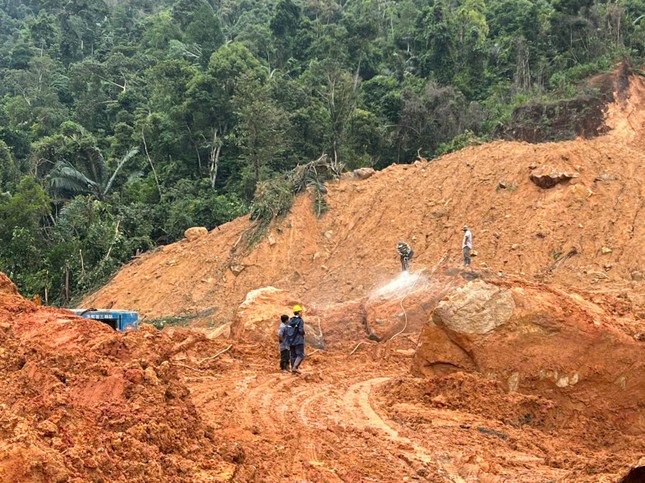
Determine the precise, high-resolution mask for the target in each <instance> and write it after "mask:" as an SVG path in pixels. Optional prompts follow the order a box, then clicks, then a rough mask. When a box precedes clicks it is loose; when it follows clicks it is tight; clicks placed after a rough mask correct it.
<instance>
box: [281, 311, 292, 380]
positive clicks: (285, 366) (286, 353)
mask: <svg viewBox="0 0 645 483" xmlns="http://www.w3.org/2000/svg"><path fill="white" fill-rule="evenodd" d="M287 322H289V316H288V315H282V316H280V328H279V329H278V343H279V347H280V370H281V371H288V370H289V359H290V355H291V351H290V350H289V343H288V342H287Z"/></svg>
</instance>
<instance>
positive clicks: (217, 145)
mask: <svg viewBox="0 0 645 483" xmlns="http://www.w3.org/2000/svg"><path fill="white" fill-rule="evenodd" d="M217 133H218V128H214V129H213V142H212V143H211V154H210V157H209V160H208V177H209V178H210V181H211V188H212V189H215V182H216V181H217V169H218V168H219V156H220V154H221V152H222V140H221V139H218V138H217ZM223 134H224V130H222V135H223Z"/></svg>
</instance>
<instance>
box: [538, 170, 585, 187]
mask: <svg viewBox="0 0 645 483" xmlns="http://www.w3.org/2000/svg"><path fill="white" fill-rule="evenodd" d="M578 176H580V175H579V174H578V173H577V172H576V171H573V170H571V169H569V168H565V167H561V166H555V165H552V164H543V165H541V166H538V167H537V168H535V169H534V170H533V171H531V175H530V179H531V181H533V183H535V184H536V185H537V186H539V187H540V188H544V189H549V188H553V187H554V186H555V185H556V184H558V183H564V182H566V181H569V180H570V179H573V178H577V177H578Z"/></svg>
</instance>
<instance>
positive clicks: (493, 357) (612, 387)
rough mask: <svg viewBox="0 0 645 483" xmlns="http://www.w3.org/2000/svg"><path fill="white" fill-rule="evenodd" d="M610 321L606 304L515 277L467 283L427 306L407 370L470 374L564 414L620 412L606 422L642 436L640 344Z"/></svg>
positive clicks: (644, 383)
mask: <svg viewBox="0 0 645 483" xmlns="http://www.w3.org/2000/svg"><path fill="white" fill-rule="evenodd" d="M630 317H631V316H630ZM615 320H616V315H615V313H614V312H613V309H611V308H610V307H607V308H606V307H604V306H603V305H598V304H596V303H593V302H591V301H590V300H587V299H586V298H585V297H583V296H581V295H578V294H573V295H571V294H566V293H564V292H561V291H559V290H556V289H553V288H547V287H543V286H539V285H529V284H526V283H522V284H520V283H519V282H517V283H516V284H513V283H511V282H505V283H504V282H497V283H496V284H495V285H493V284H489V283H485V282H481V281H477V282H471V283H469V284H467V285H466V286H465V287H463V288H458V289H455V290H454V291H453V292H451V293H450V294H449V295H448V296H446V297H445V298H444V299H443V300H442V301H441V302H440V303H439V304H438V305H437V307H436V309H435V310H434V311H433V313H432V317H431V318H430V320H429V321H428V322H427V323H426V325H425V327H424V328H423V330H422V332H421V335H420V338H419V342H418V345H417V351H416V354H415V357H414V362H413V372H414V373H415V374H417V375H425V376H437V375H445V374H448V373H453V372H457V371H466V372H478V373H481V374H483V375H486V376H487V377H489V378H492V379H496V380H498V381H500V382H502V383H503V384H504V386H505V387H506V388H507V390H509V391H520V392H525V393H530V394H539V395H542V396H545V397H548V398H549V399H552V400H555V401H557V402H558V403H559V404H560V405H561V406H562V408H563V411H564V412H565V413H566V412H572V411H575V408H579V407H590V408H591V410H592V411H595V414H598V415H602V417H604V415H606V414H609V413H611V414H620V418H616V419H615V420H614V421H612V424H615V425H617V426H621V427H622V428H623V430H625V431H627V432H631V433H633V434H639V433H643V432H645V420H643V418H642V416H641V415H642V411H643V410H644V409H645V402H643V399H642V394H643V391H645V358H643V344H642V343H639V342H638V341H637V340H635V338H634V337H632V336H630V335H629V334H628V333H626V332H625V331H623V330H620V329H619V328H618V327H619V324H618V323H616V322H615ZM632 322H634V321H632ZM625 323H626V322H625Z"/></svg>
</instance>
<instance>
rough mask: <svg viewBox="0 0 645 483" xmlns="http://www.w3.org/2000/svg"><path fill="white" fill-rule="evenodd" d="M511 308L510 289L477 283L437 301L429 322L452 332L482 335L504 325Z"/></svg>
mask: <svg viewBox="0 0 645 483" xmlns="http://www.w3.org/2000/svg"><path fill="white" fill-rule="evenodd" d="M514 308H515V302H514V301H513V296H512V295H511V291H510V290H506V289H501V288H499V287H497V286H495V285H491V284H489V283H486V282H483V281H481V280H477V281H475V282H471V283H469V284H468V285H466V286H465V287H463V288H458V289H456V290H454V291H453V292H452V293H451V294H450V295H449V296H448V297H446V298H445V299H444V300H442V301H441V302H439V304H438V305H437V308H436V309H435V311H434V314H433V319H434V320H436V321H437V322H438V323H439V324H443V326H444V327H446V328H447V329H449V330H452V331H455V332H462V333H466V334H486V333H487V332H490V331H491V330H494V329H495V328H497V327H499V326H500V325H502V324H505V323H506V322H508V319H510V317H511V315H512V314H513V309H514Z"/></svg>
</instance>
